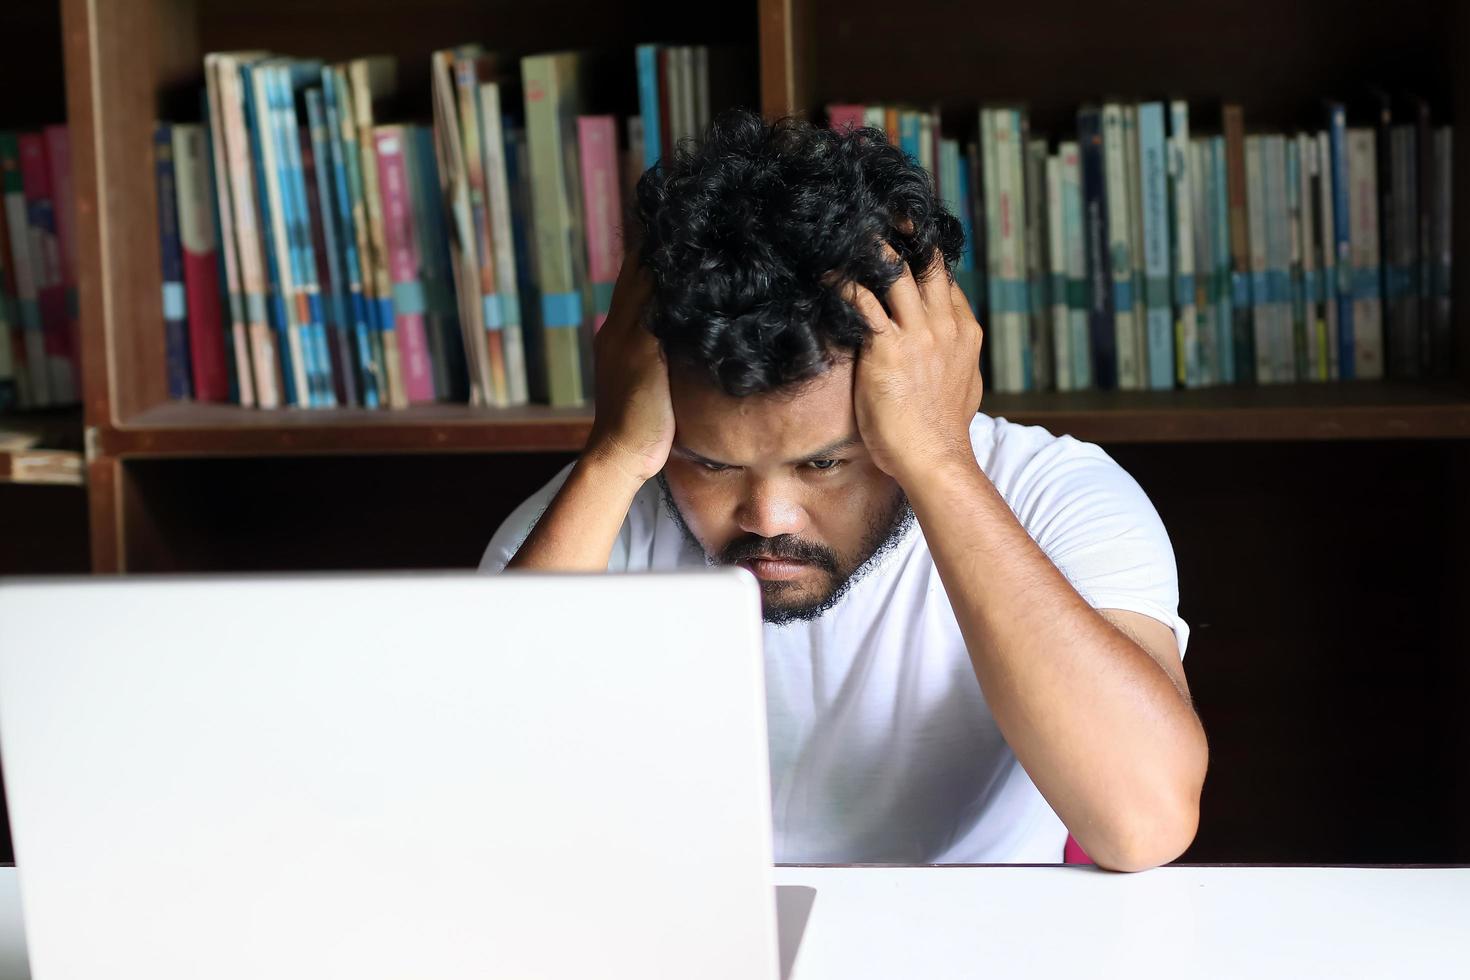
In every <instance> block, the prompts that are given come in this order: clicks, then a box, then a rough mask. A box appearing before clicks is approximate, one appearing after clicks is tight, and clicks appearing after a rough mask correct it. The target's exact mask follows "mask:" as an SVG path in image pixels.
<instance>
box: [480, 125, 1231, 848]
mask: <svg viewBox="0 0 1470 980" xmlns="http://www.w3.org/2000/svg"><path fill="white" fill-rule="evenodd" d="M638 217H639V224H640V225H641V233H642V236H643V240H642V243H641V248H640V252H639V255H640V261H639V262H633V261H629V262H627V263H625V266H624V270H623V273H622V274H621V276H620V277H619V281H618V284H617V287H616V290H615V296H614V299H613V303H612V309H611V312H610V314H609V316H608V319H607V321H606V323H605V324H604V326H603V327H602V330H601V332H600V333H599V335H598V337H597V351H596V354H597V395H596V420H595V422H594V425H593V431H592V434H591V437H590V439H589V441H588V443H587V447H586V449H585V450H584V452H583V453H582V455H581V456H580V458H579V459H578V460H577V461H576V463H575V464H573V465H572V466H570V467H569V468H568V469H567V470H566V471H564V472H563V473H562V474H560V475H559V476H558V477H557V478H556V479H555V480H553V481H552V483H551V484H550V485H549V486H548V487H546V488H545V489H544V490H543V491H542V492H541V493H540V494H538V495H537V496H536V497H534V498H532V499H531V500H529V501H527V502H526V503H525V504H524V505H523V506H522V507H521V508H519V509H518V510H517V511H516V513H515V514H513V515H512V516H511V517H510V518H509V519H508V520H507V522H506V523H505V525H504V526H503V527H502V528H501V529H500V531H499V532H498V533H497V534H496V536H495V538H494V540H493V541H492V542H491V543H490V547H489V550H488V551H487V553H486V556H485V560H484V566H483V567H486V568H488V569H495V570H498V569H500V568H506V567H508V568H510V569H512V570H514V569H542V570H559V571H601V570H604V569H606V570H610V571H641V570H664V569H672V568H681V567H692V566H703V565H705V564H706V563H707V562H708V563H716V564H738V565H741V566H743V567H745V568H747V569H749V570H750V571H751V572H752V573H754V575H755V576H756V577H757V579H759V581H760V585H761V592H762V596H763V605H764V612H765V618H766V621H767V625H766V628H765V657H766V684H767V689H768V713H769V731H770V740H771V780H772V787H771V789H772V801H773V810H774V813H773V818H774V826H775V842H776V858H777V860H778V861H781V862H793V863H807V862H812V863H824V862H833V863H866V862H893V863H969V862H1056V861H1060V860H1062V855H1063V846H1064V843H1065V841H1066V837H1067V833H1068V830H1070V832H1071V834H1072V835H1073V836H1074V837H1075V838H1076V840H1077V842H1078V843H1079V844H1080V845H1081V847H1082V848H1083V849H1084V850H1086V852H1087V853H1088V854H1089V855H1090V856H1091V857H1092V859H1093V860H1094V861H1096V862H1097V863H1098V864H1100V865H1102V866H1104V867H1107V868H1112V869H1117V870H1140V869H1144V868H1149V867H1153V866H1156V865H1158V864H1162V863H1165V862H1167V861H1171V860H1173V859H1174V858H1176V857H1177V856H1178V855H1179V854H1180V853H1181V852H1183V850H1184V849H1185V848H1186V847H1187V846H1188V845H1189V843H1190V841H1191V840H1192V839H1193V836H1194V832H1195V827H1196V824H1197V821H1198V810H1199V796H1200V788H1201V784H1202V783H1203V780H1204V774H1205V767H1206V756H1207V752H1206V745H1205V738H1204V734H1203V731H1202V730H1201V728H1200V724H1199V721H1198V719H1197V718H1196V716H1195V713H1194V711H1193V708H1192V705H1191V702H1190V698H1189V690H1188V687H1187V684H1186V682H1185V678H1184V673H1183V669H1182V667H1181V658H1182V655H1183V652H1184V647H1185V643H1186V640H1187V637H1188V627H1187V626H1186V625H1185V624H1184V622H1183V621H1182V620H1181V619H1180V618H1179V616H1178V614H1177V611H1176V607H1177V604H1178V585H1177V578H1176V573H1175V568H1174V557H1173V551H1172V548H1171V546H1170V543H1169V539H1168V536H1167V534H1166V533H1165V531H1164V528H1163V526H1162V524H1161V523H1160V521H1159V519H1158V516H1157V514H1156V513H1155V512H1154V509H1153V507H1152V506H1151V505H1150V503H1149V501H1148V499H1147V497H1146V496H1145V495H1144V493H1143V491H1142V490H1141V489H1140V488H1139V487H1138V485H1137V484H1136V483H1135V482H1134V481H1133V480H1132V479H1131V478H1130V477H1129V476H1128V475H1127V474H1126V473H1124V472H1123V470H1122V469H1121V468H1120V467H1118V466H1117V464H1115V463H1114V462H1113V461H1112V460H1111V459H1110V458H1109V457H1108V456H1107V455H1106V454H1105V453H1103V452H1102V451H1101V450H1100V449H1098V448H1096V447H1095V446H1091V445H1088V444H1086V443H1081V442H1077V441H1076V440H1073V439H1071V438H1069V437H1061V438H1057V437H1054V436H1052V435H1051V434H1050V433H1048V432H1046V431H1045V430H1043V429H1040V428H1035V427H1027V426H1019V425H1014V424H1011V423H1009V422H1007V421H1005V420H1004V419H1000V418H995V419H992V418H989V417H987V416H985V415H983V414H977V407H978V406H979V405H980V402H981V378H980V373H979V369H978V364H979V353H980V345H981V329H980V326H979V324H977V323H976V321H975V319H974V317H973V316H972V315H971V313H970V309H969V304H968V303H967V302H966V300H965V298H964V296H963V295H962V294H961V293H960V291H959V289H958V288H957V287H956V286H955V285H954V283H953V281H952V279H951V276H950V274H949V269H950V268H952V266H953V263H954V261H955V260H956V259H957V257H958V255H959V252H960V249H961V248H962V247H963V235H962V233H961V231H960V227H959V223H958V222H957V221H956V220H955V218H954V217H953V216H952V215H950V214H948V213H947V212H946V211H945V210H944V209H943V207H942V206H940V205H939V204H938V203H937V202H936V199H935V196H934V193H933V189H932V186H931V184H930V182H929V179H928V177H927V175H926V174H925V172H924V171H923V170H921V169H920V168H918V167H917V166H915V165H914V164H913V163H911V162H910V161H909V160H908V159H907V158H906V157H905V156H904V155H903V154H902V153H901V152H899V150H897V149H896V148H894V147H892V146H890V145H888V144H887V143H886V142H885V141H884V140H883V139H882V137H881V135H880V134H878V133H876V132H874V131H871V130H869V131H858V132H856V133H853V134H838V133H834V132H830V131H826V130H820V129H816V128H813V127H811V126H809V125H807V124H805V123H800V122H795V121H791V120H786V121H782V122H779V123H776V124H773V125H768V124H766V123H765V122H763V121H762V120H761V119H760V118H759V117H757V116H754V115H751V114H749V113H740V112H734V113H729V114H726V115H725V116H723V117H721V118H720V119H719V120H718V121H717V122H716V123H715V125H714V126H713V127H712V128H711V130H710V132H709V134H708V135H707V138H706V140H705V142H704V143H703V144H702V145H701V146H699V147H698V148H695V149H692V150H688V151H681V152H680V153H679V154H677V155H676V156H675V158H674V159H673V160H672V161H664V162H663V163H662V164H661V165H660V166H659V167H655V168H654V169H652V170H651V171H649V172H648V173H647V174H646V175H645V176H644V177H643V179H642V181H641V182H640V184H639V188H638ZM533 525H534V527H533ZM650 587H653V586H650ZM698 641H699V638H698V637H690V642H691V643H694V644H697V643H698ZM669 737H670V738H677V737H678V733H677V732H671V733H669Z"/></svg>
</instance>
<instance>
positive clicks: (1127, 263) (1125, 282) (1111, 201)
mask: <svg viewBox="0 0 1470 980" xmlns="http://www.w3.org/2000/svg"><path fill="white" fill-rule="evenodd" d="M1102 127H1103V169H1104V171H1105V174H1106V177H1107V202H1108V258H1109V260H1110V264H1111V265H1112V273H1113V323H1114V331H1115V333H1116V335H1117V357H1118V387H1119V388H1124V389H1127V388H1139V387H1142V377H1143V376H1142V373H1141V371H1140V364H1139V362H1138V347H1139V336H1138V335H1139V334H1140V333H1141V331H1140V330H1139V329H1138V320H1137V318H1136V317H1135V316H1134V282H1133V253H1134V239H1133V237H1132V232H1133V221H1132V220H1131V219H1130V218H1129V213H1130V211H1131V209H1132V206H1133V205H1132V200H1133V195H1132V194H1130V193H1129V190H1128V186H1129V180H1128V162H1127V156H1128V154H1127V147H1126V145H1125V144H1126V143H1128V142H1129V140H1128V139H1127V137H1126V136H1125V135H1124V132H1123V106H1122V104H1121V103H1117V102H1109V103H1107V104H1105V105H1104V106H1103V112H1102Z"/></svg>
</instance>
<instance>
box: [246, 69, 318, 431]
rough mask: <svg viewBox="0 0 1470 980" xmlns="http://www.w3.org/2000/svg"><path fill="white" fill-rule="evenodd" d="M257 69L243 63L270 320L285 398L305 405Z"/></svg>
mask: <svg viewBox="0 0 1470 980" xmlns="http://www.w3.org/2000/svg"><path fill="white" fill-rule="evenodd" d="M257 70H258V66H257V65H250V64H243V65H241V66H240V89H241V92H242V93H243V96H244V103H245V129H246V131H247V133H248V135H249V137H250V163H251V168H252V169H253V170H254V171H255V189H256V193H255V204H256V209H257V210H258V211H259V212H260V214H259V219H258V220H259V224H260V242H261V251H262V252H264V253H265V291H266V320H267V322H268V323H269V324H270V328H271V331H272V332H273V333H274V334H275V335H276V350H277V351H278V353H279V354H280V358H281V385H282V394H283V398H282V401H283V402H285V404H287V405H302V404H304V401H303V400H302V399H303V398H304V396H305V393H304V392H303V393H298V392H297V391H296V378H295V372H294V370H293V367H294V364H293V361H292V358H291V341H290V337H289V336H288V323H289V320H288V319H287V316H286V298H285V297H284V296H283V295H282V294H281V270H280V267H281V263H282V262H284V261H286V260H287V258H288V257H286V256H278V255H277V254H276V251H277V249H276V242H275V236H274V235H273V234H272V233H271V229H272V228H273V227H274V225H273V224H272V221H271V201H270V194H269V193H268V192H267V191H266V173H265V158H264V155H263V153H264V151H263V150H262V148H261V140H263V139H269V138H270V133H269V132H268V130H267V129H266V127H265V125H264V122H263V119H262V115H261V111H260V110H261V109H262V107H261V106H257V105H256V98H255V72H256V71H257Z"/></svg>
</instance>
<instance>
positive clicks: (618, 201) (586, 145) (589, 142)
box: [577, 116, 623, 332]
mask: <svg viewBox="0 0 1470 980" xmlns="http://www.w3.org/2000/svg"><path fill="white" fill-rule="evenodd" d="M577 149H578V158H579V159H580V161H581V163H582V214H583V217H584V224H585V226H586V232H587V278H588V279H589V280H591V283H592V305H593V311H592V329H593V332H596V331H597V330H600V329H601V328H602V321H604V320H606V319H607V313H608V307H609V305H610V304H611V303H612V291H613V283H614V282H616V281H617V278H618V267H619V266H620V265H621V264H622V245H621V243H620V242H619V240H618V239H619V233H620V228H619V224H620V215H621V214H622V206H623V205H622V197H621V195H620V193H619V190H618V123H617V120H616V119H615V118H614V117H612V116H578V117H577Z"/></svg>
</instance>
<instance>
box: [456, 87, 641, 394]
mask: <svg viewBox="0 0 1470 980" xmlns="http://www.w3.org/2000/svg"><path fill="white" fill-rule="evenodd" d="M480 111H481V114H482V120H481V121H482V126H481V127H480V133H481V139H482V141H483V143H484V150H485V194H486V197H487V199H488V201H489V217H490V240H491V244H492V246H493V248H494V253H495V294H496V296H498V297H499V298H500V312H501V316H502V318H503V319H504V321H505V322H504V325H503V326H502V327H501V334H502V336H503V339H504V345H505V375H506V385H507V388H508V391H507V396H508V400H509V402H510V404H512V405H524V404H526V402H527V401H529V398H530V395H529V391H528V389H527V367H526V341H525V327H524V324H523V322H522V320H523V316H524V314H523V311H522V308H521V301H520V289H519V287H518V286H517V282H516V279H517V277H516V250H515V243H514V240H513V236H512V234H511V227H510V182H509V178H508V177H507V171H506V164H505V124H504V118H503V115H502V108H501V100H500V85H499V84H498V83H495V82H490V83H487V84H484V85H481V86H480ZM609 118H611V117H609ZM613 125H614V126H616V120H614V121H613ZM609 144H610V146H611V147H612V150H611V152H612V153H613V155H614V161H613V163H614V166H613V180H614V194H616V181H617V166H616V163H617V161H616V155H617V146H618V140H617V133H616V130H614V132H613V133H612V135H611V136H610V138H609ZM612 221H613V230H614V233H616V232H617V231H618V229H619V224H618V222H619V216H618V214H617V213H614V214H613V218H612ZM613 277H614V278H616V277H617V271H616V269H614V272H613Z"/></svg>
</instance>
